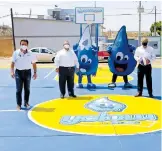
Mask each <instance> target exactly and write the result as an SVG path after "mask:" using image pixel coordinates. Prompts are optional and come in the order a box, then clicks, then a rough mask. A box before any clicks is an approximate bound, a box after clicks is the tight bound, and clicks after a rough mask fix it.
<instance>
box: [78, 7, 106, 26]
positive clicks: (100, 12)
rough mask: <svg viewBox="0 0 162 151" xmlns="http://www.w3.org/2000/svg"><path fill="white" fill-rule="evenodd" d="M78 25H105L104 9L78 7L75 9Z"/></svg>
mask: <svg viewBox="0 0 162 151" xmlns="http://www.w3.org/2000/svg"><path fill="white" fill-rule="evenodd" d="M75 23H76V24H89V23H91V24H103V23H104V8H103V7H76V8H75Z"/></svg>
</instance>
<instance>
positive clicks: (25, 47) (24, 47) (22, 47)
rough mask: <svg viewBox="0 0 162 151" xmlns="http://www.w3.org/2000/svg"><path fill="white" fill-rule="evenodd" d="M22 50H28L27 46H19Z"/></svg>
mask: <svg viewBox="0 0 162 151" xmlns="http://www.w3.org/2000/svg"><path fill="white" fill-rule="evenodd" d="M20 48H21V49H22V50H24V51H25V50H27V49H28V47H27V46H25V45H21V47H20Z"/></svg>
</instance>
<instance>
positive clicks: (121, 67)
mask: <svg viewBox="0 0 162 151" xmlns="http://www.w3.org/2000/svg"><path fill="white" fill-rule="evenodd" d="M127 65H128V64H118V63H116V62H114V66H115V69H116V70H117V71H118V72H124V71H125V70H126V69H127Z"/></svg>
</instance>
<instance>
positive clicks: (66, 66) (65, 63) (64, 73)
mask: <svg viewBox="0 0 162 151" xmlns="http://www.w3.org/2000/svg"><path fill="white" fill-rule="evenodd" d="M63 46H64V49H62V50H60V51H59V52H58V53H57V55H56V57H55V65H56V72H58V74H59V87H60V92H61V96H60V97H61V98H62V99H63V98H64V96H65V93H66V90H65V89H66V81H67V87H68V93H69V96H70V97H76V95H75V94H74V74H75V67H76V70H77V71H79V62H78V58H77V56H76V54H75V52H74V51H73V50H71V49H70V44H69V42H68V41H65V42H64V44H63Z"/></svg>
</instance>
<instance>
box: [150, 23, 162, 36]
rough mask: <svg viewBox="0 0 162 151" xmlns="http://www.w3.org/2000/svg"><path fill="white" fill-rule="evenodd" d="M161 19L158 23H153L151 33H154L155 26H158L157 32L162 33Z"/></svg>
mask: <svg viewBox="0 0 162 151" xmlns="http://www.w3.org/2000/svg"><path fill="white" fill-rule="evenodd" d="M161 23H162V22H161V21H159V22H156V23H153V24H152V25H151V27H150V32H151V33H154V26H155V27H156V32H157V33H158V34H159V35H162V29H161V28H162V26H161Z"/></svg>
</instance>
